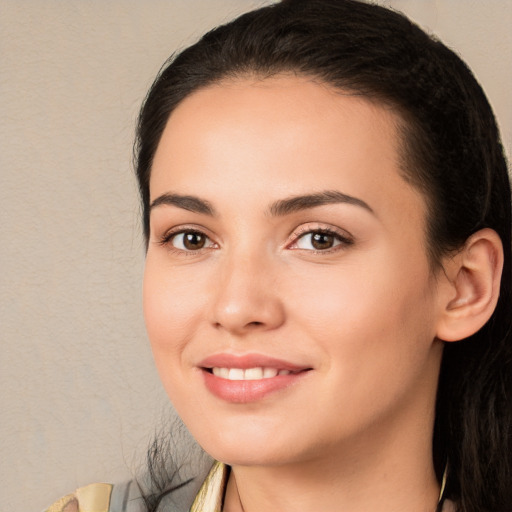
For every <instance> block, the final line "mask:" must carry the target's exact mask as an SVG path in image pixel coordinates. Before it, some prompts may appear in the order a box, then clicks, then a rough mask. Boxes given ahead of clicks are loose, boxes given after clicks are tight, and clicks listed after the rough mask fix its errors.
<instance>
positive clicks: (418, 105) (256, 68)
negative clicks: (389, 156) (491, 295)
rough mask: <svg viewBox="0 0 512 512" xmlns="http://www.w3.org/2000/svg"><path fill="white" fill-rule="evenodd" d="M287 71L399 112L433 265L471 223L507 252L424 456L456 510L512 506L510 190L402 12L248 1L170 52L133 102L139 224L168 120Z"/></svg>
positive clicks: (458, 70) (437, 52) (300, 0)
mask: <svg viewBox="0 0 512 512" xmlns="http://www.w3.org/2000/svg"><path fill="white" fill-rule="evenodd" d="M283 72H291V73H295V74H297V75H301V76H309V77H314V78H315V79H317V80H319V81H321V82H323V83H325V84H328V85H330V86H332V87H334V88H338V89H340V90H343V91H347V92H351V93H353V94H358V95H361V96H363V97H366V98H369V99H372V100H375V101H377V102H380V103H381V104H385V105H387V106H389V107H390V108H392V109H393V110H394V111H395V112H397V113H398V114H399V117H400V119H401V126H400V134H401V138H402V164H401V171H402V174H403V177H404V178H405V179H406V180H407V181H409V182H410V183H411V184H412V185H413V186H415V187H417V189H418V190H420V191H421V192H422V193H423V195H424V197H425V198H426V202H427V206H428V212H427V226H428V227H427V230H428V233H427V236H428V251H429V257H430V260H431V263H432V265H434V266H435V265H439V262H440V258H441V256H443V255H445V254H446V253H447V252H449V251H452V250H454V249H457V248H460V247H461V246H462V245H463V244H464V242H465V241H466V240H467V238H468V237H469V236H470V235H471V234H473V233H474V232H476V231H477V230H479V229H481V228H484V227H489V228H492V229H494V230H495V231H496V232H497V233H498V234H499V236H500V237H501V240H502V242H503V246H504V252H505V258H504V269H503V274H502V279H501V294H500V298H499V301H498V304H497V307H496V310H495V312H494V314H493V315H492V317H491V319H490V320H489V322H487V324H486V325H485V326H484V327H483V328H482V329H481V330H480V331H479V332H477V333H476V334H474V335H473V336H470V337H469V338H467V339H465V340H462V341H460V342H457V343H449V344H446V346H445V349H444V354H443V360H442V366H441V374H440V381H439V387H438V398H437V406H436V407H437V408H436V419H435V427H434V441H433V458H434V465H435V469H436V472H437V475H438V478H439V479H440V480H441V478H442V474H443V472H444V471H445V468H446V489H445V497H447V498H450V499H452V500H453V501H455V503H456V504H457V506H458V509H459V510H460V511H462V512H477V511H478V512H482V511H489V512H490V511H493V512H505V511H510V510H512V446H511V442H512V403H511V399H512V329H511V321H512V297H511V288H512V274H511V231H512V227H511V205H510V203H511V193H510V180H509V176H508V173H507V163H506V159H505V157H504V153H503V148H502V146H501V143H500V136H499V132H498V128H497V126H496V122H495V119H494V115H493V112H492V109H491V107H490V105H489V103H488V101H487V99H486V96H485V94H484V92H483V91H482V88H481V87H480V85H479V84H478V82H477V81H476V79H475V78H474V76H473V74H472V73H471V71H470V70H469V69H468V67H467V66H466V64H465V63H464V62H463V61H462V60H461V59H460V58H459V57H458V56H457V55H456V54H455V53H454V52H453V51H451V50H449V49H448V48H447V47H446V46H444V45H443V44H442V43H441V42H439V41H438V40H436V39H435V38H433V37H431V36H429V35H427V34H426V33H425V32H423V31H422V30H421V29H420V28H419V27H418V26H417V25H415V24H414V23H412V22H411V21H410V20H408V19H407V18H406V17H405V16H403V15H401V14H399V13H397V12H394V11H391V10H389V9H386V8H383V7H379V6H376V5H370V4H367V3H364V2H361V1H357V0H283V1H282V2H280V3H277V4H274V5H270V6H267V7H263V8H260V9H258V10H255V11H252V12H249V13H246V14H244V15H242V16H240V17H239V18H237V19H236V20H234V21H232V22H230V23H228V24H226V25H223V26H220V27H218V28H216V29H214V30H212V31H211V32H209V33H207V34H206V35H205V36H204V37H203V38H202V39H201V40H199V41H198V42H197V43H196V44H194V45H193V46H191V47H189V48H187V49H185V50H184V51H182V52H181V53H179V54H178V55H175V56H173V57H172V58H171V59H170V60H169V62H168V63H167V64H166V65H165V67H164V68H163V70H162V71H161V73H160V74H159V76H158V77H157V79H156V80H155V82H154V84H153V86H152V87H151V89H150V91H149V93H148V95H147V97H146V100H145V102H144V105H143V108H142V110H141V113H140V117H139V122H138V129H137V139H136V144H135V161H136V172H137V177H138V181H139V186H140V193H141V199H142V208H143V227H144V233H145V236H146V239H147V237H148V233H149V179H150V175H151V165H152V160H153V157H154V154H155V151H156V148H157V146H158V143H159V141H160V137H161V135H162V132H163V129H164V127H165V125H166V122H167V120H168V118H169V116H170V114H171V113H172V112H173V110H174V108H176V106H177V105H178V104H179V103H180V102H181V101H182V100H183V99H184V98H185V97H187V96H188V95H189V94H191V93H193V92H194V91H197V90H198V89H200V88H203V87H207V86H208V85H211V84H214V83H219V82H221V81H222V80H224V79H229V78H233V77H235V78H236V77H244V76H247V75H258V76H261V77H267V76H272V75H276V74H279V73H283Z"/></svg>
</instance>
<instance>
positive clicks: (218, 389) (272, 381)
mask: <svg viewBox="0 0 512 512" xmlns="http://www.w3.org/2000/svg"><path fill="white" fill-rule="evenodd" d="M202 373H203V375H204V380H205V383H206V387H207V388H208V390H209V391H210V392H211V393H212V394H213V395H215V396H216V397H218V398H220V399H222V400H225V401H226V402H233V403H239V404H243V403H249V402H257V401H258V400H262V399H263V398H265V397H266V396H268V395H270V394H272V393H275V392H277V391H281V390H283V389H286V388H288V387H290V386H292V385H293V384H295V383H297V382H298V381H299V380H300V379H302V378H303V377H304V376H305V375H306V374H307V373H309V372H308V371H301V372H297V373H290V374H288V375H276V376H275V377H270V378H268V379H258V380H228V379H223V378H221V377H217V376H216V375H213V373H210V372H208V371H206V370H203V371H202Z"/></svg>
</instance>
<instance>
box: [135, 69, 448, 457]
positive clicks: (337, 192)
mask: <svg viewBox="0 0 512 512" xmlns="http://www.w3.org/2000/svg"><path fill="white" fill-rule="evenodd" d="M396 125H397V118H396V117H395V115H394V114H393V113H392V112H390V111H389V110H386V109H385V108H384V107H380V106H378V105H376V104H373V103H371V102H369V101H367V100H365V99H363V98H360V97H356V96H353V95H350V94H342V93H340V92H339V91H338V92H337V91H335V90H333V89H331V88H329V87H327V86H324V85H321V84H318V83H315V82H313V81H310V80H307V79H305V78H298V77H291V76H279V77H275V78H271V79H262V80H256V79H255V80H251V79H246V80H238V81H232V82H226V83H222V84H219V85H216V86H212V87H209V88H206V89H203V90H200V91H198V92H196V93H194V94H192V95H191V96H189V97H188V98H187V99H185V100H184V101H183V102H182V103H181V104H180V105H179V106H178V108H177V109H176V110H175V111H174V112H173V114H172V115H171V117H170V119H169V122H168V124H167V126H166V128H165V131H164V133H163V136H162V139H161V142H160V144H159V146H158V150H157V152H156V155H155V159H154V164H153V169H152V175H151V183H150V192H151V201H152V208H151V234H150V241H149V248H148V253H147V261H146V271H145V278H144V313H145V319H146V323H147V329H148V333H149V338H150V341H151V345H152V349H153V353H154V357H155V360H156V365H157V368H158V371H159V373H160V376H161V378H162V381H163V384H164V387H165V389H166V390H167V392H168V394H169V396H170V398H171V400H172V402H173V404H174V405H175V407H176V409H177V411H178V413H179V414H180V416H181V417H182V418H183V420H184V422H185V423H186V425H187V426H188V428H189V429H190V430H191V432H192V434H193V435H194V436H195V437H196V439H197V440H198V441H199V443H200V444H201V445H202V446H203V447H204V448H205V449H206V451H208V452H209V453H210V454H211V455H213V456H214V457H215V458H217V459H219V460H222V461H224V462H227V463H230V464H256V465H260V464H261V465H266V464H269V465H270V464H283V463H293V462H297V461H303V460H310V459H311V458H315V457H329V456H332V455H333V454H335V453H337V452H338V451H341V452H342V453H348V452H347V450H350V449H354V447H357V446H359V449H361V446H365V447H366V448H367V449H369V448H368V447H371V446H373V444H375V443H380V445H382V446H383V445H384V444H385V443H386V440H387V439H388V438H389V436H396V435H397V434H398V435H400V436H402V439H403V440H404V442H406V441H407V438H408V436H413V437H414V436H415V435H417V434H421V433H423V434H424V433H425V432H427V434H426V435H427V437H428V435H429V434H428V433H429V432H430V430H431V423H432V419H433V404H434V399H435V390H436V382H437V375H438V370H439V361H440V357H441V350H442V349H441V344H440V343H439V342H437V341H434V339H435V335H436V322H437V320H438V316H439V312H438V310H439V309H440V308H439V306H438V302H439V300H438V299H437V293H436V276H434V275H433V272H432V270H431V268H430V267H429V262H428V259H427V255H426V254H427V253H426V247H425V204H424V200H423V198H422V196H421V195H420V194H419V193H418V192H417V191H416V190H415V189H413V188H412V187H411V186H410V185H408V184H407V183H406V182H405V181H404V179H403V178H402V177H401V175H400V162H401V161H402V160H401V157H400V142H399V140H398V138H397V133H396ZM373 449H376V448H375V447H373Z"/></svg>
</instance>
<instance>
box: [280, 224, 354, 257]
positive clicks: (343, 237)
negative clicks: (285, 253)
mask: <svg viewBox="0 0 512 512" xmlns="http://www.w3.org/2000/svg"><path fill="white" fill-rule="evenodd" d="M316 234H320V235H327V236H331V237H333V238H334V239H335V240H336V241H337V242H339V243H338V244H336V245H334V246H333V247H330V248H327V249H301V248H300V247H295V248H294V247H293V246H294V245H297V243H298V242H299V241H300V240H301V239H303V238H305V237H306V236H307V235H316ZM293 237H294V239H293V242H292V243H291V244H289V245H288V246H287V248H288V249H291V250H303V251H306V252H312V253H314V254H329V253H332V252H336V251H340V250H343V249H346V248H347V247H348V246H350V245H352V244H353V243H354V239H353V238H352V236H350V235H349V234H348V233H341V232H340V231H338V230H335V229H332V228H324V227H311V226H310V225H308V226H303V227H302V228H300V229H299V230H298V231H297V232H296V233H294V234H293Z"/></svg>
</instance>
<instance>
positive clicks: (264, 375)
mask: <svg viewBox="0 0 512 512" xmlns="http://www.w3.org/2000/svg"><path fill="white" fill-rule="evenodd" d="M212 373H213V375H215V376H216V377H220V378H222V379H228V380H259V379H272V378H273V377H276V376H277V375H288V374H290V373H292V372H290V370H278V369H277V368H263V367H259V368H247V369H245V370H244V369H243V368H219V367H218V366H215V367H213V368H212Z"/></svg>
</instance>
